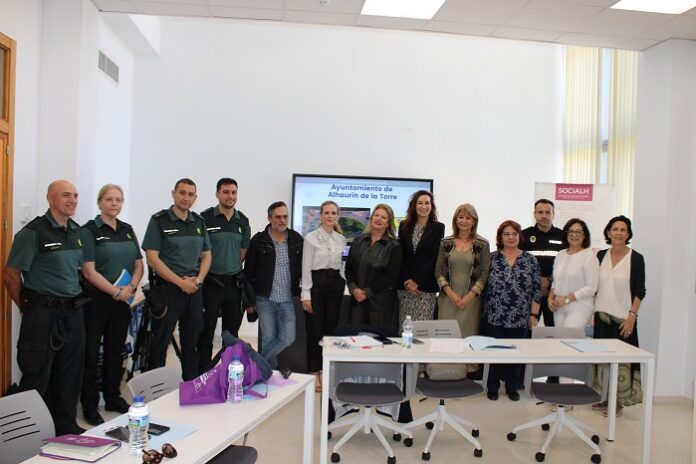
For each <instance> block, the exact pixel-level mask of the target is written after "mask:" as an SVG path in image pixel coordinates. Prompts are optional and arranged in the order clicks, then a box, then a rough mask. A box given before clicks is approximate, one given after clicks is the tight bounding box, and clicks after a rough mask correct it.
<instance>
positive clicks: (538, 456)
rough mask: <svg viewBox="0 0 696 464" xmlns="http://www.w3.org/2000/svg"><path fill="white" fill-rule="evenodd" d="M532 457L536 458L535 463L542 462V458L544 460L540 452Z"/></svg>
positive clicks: (543, 455)
mask: <svg viewBox="0 0 696 464" xmlns="http://www.w3.org/2000/svg"><path fill="white" fill-rule="evenodd" d="M534 457H535V458H536V460H537V462H544V458H546V455H545V454H544V453H542V452H541V451H540V452H538V453H537V454H535V455H534Z"/></svg>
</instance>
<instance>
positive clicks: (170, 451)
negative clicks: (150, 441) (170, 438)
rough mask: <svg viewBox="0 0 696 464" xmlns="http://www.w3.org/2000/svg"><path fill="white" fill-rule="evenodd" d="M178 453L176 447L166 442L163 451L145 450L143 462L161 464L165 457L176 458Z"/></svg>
mask: <svg viewBox="0 0 696 464" xmlns="http://www.w3.org/2000/svg"><path fill="white" fill-rule="evenodd" d="M177 454H178V453H177V452H176V448H174V447H173V446H172V445H170V444H169V443H165V444H164V445H162V452H161V453H160V452H159V451H157V450H153V449H148V450H143V464H160V463H161V462H162V459H163V458H175V457H176V456H177Z"/></svg>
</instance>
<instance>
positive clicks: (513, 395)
mask: <svg viewBox="0 0 696 464" xmlns="http://www.w3.org/2000/svg"><path fill="white" fill-rule="evenodd" d="M505 393H507V396H508V398H510V401H519V400H520V394H519V393H517V392H516V391H515V390H512V391H509V392H505Z"/></svg>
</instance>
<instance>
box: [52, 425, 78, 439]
mask: <svg viewBox="0 0 696 464" xmlns="http://www.w3.org/2000/svg"><path fill="white" fill-rule="evenodd" d="M83 433H85V429H83V428H82V427H80V426H79V425H77V424H74V425H72V426H70V427H68V428H66V429H56V437H60V436H61V435H70V434H74V435H82V434H83Z"/></svg>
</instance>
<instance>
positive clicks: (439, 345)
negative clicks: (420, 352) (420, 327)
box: [430, 338, 471, 354]
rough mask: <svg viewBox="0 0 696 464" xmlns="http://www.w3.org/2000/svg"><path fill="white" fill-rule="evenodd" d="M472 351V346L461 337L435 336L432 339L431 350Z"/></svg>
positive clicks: (438, 351)
mask: <svg viewBox="0 0 696 464" xmlns="http://www.w3.org/2000/svg"><path fill="white" fill-rule="evenodd" d="M465 351H471V346H469V344H468V343H467V342H465V341H464V340H463V339H461V338H433V339H431V340H430V352H436V353H455V354H456V353H464V352H465Z"/></svg>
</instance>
